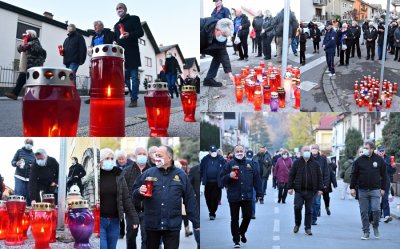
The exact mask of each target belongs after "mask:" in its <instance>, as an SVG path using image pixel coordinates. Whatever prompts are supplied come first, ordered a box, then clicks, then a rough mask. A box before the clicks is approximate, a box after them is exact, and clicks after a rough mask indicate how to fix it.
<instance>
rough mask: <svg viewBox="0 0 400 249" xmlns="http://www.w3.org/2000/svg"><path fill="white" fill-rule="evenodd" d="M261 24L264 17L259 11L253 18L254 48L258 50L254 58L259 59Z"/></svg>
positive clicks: (260, 54)
mask: <svg viewBox="0 0 400 249" xmlns="http://www.w3.org/2000/svg"><path fill="white" fill-rule="evenodd" d="M263 24H264V15H263V14H262V11H261V10H259V11H257V16H256V17H254V19H253V23H252V26H253V29H254V31H256V47H257V48H258V55H257V56H256V57H261V56H262V50H263V49H262V38H261V32H262V29H263Z"/></svg>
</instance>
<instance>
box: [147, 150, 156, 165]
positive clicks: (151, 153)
mask: <svg viewBox="0 0 400 249" xmlns="http://www.w3.org/2000/svg"><path fill="white" fill-rule="evenodd" d="M157 149H158V147H157V146H151V147H150V148H149V149H148V154H149V155H148V162H149V165H150V167H155V166H156V161H155V154H156V152H157Z"/></svg>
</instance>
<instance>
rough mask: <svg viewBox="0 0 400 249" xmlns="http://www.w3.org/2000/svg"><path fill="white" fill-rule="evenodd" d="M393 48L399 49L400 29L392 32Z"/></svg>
mask: <svg viewBox="0 0 400 249" xmlns="http://www.w3.org/2000/svg"><path fill="white" fill-rule="evenodd" d="M394 46H395V47H397V48H400V27H398V28H397V29H396V30H395V31H394Z"/></svg>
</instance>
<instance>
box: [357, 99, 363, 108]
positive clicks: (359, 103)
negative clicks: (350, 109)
mask: <svg viewBox="0 0 400 249" xmlns="http://www.w3.org/2000/svg"><path fill="white" fill-rule="evenodd" d="M363 102H364V101H363V99H361V98H360V99H358V107H360V108H361V107H362V105H363Z"/></svg>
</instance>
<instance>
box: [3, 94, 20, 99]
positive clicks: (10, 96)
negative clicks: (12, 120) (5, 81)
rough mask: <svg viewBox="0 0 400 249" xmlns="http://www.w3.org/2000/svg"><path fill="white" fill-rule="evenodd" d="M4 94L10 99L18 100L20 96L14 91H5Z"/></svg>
mask: <svg viewBox="0 0 400 249" xmlns="http://www.w3.org/2000/svg"><path fill="white" fill-rule="evenodd" d="M4 96H6V97H7V98H9V99H13V100H17V99H18V96H17V95H15V94H14V93H5V94H4Z"/></svg>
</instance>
